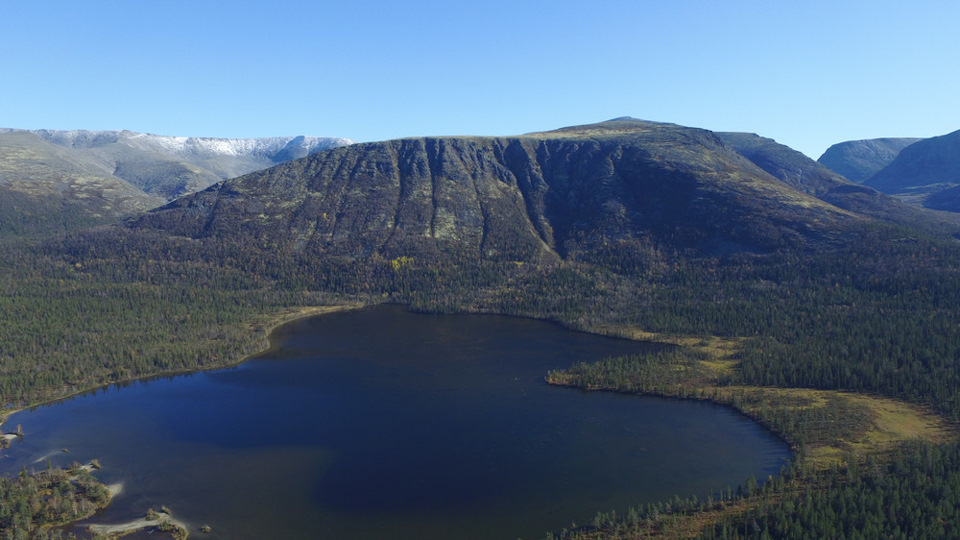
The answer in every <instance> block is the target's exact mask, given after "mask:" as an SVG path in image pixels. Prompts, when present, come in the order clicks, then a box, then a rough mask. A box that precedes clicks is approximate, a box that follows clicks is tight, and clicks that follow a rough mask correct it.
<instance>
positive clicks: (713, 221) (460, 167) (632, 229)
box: [129, 118, 930, 266]
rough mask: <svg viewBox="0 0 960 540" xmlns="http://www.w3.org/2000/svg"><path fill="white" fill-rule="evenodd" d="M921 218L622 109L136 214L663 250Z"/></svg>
mask: <svg viewBox="0 0 960 540" xmlns="http://www.w3.org/2000/svg"><path fill="white" fill-rule="evenodd" d="M870 218H881V219H884V220H891V221H898V222H901V221H902V222H909V223H916V222H922V221H924V220H926V219H930V218H928V217H927V216H926V215H925V214H924V213H923V212H922V211H921V210H918V209H915V208H912V207H909V206H907V205H905V204H903V203H900V202H898V201H896V200H895V199H893V198H891V197H888V196H886V195H883V194H881V193H879V192H877V191H874V190H872V189H870V188H866V187H863V186H859V185H856V184H854V183H852V182H850V181H849V180H847V179H845V178H843V177H842V176H840V175H837V174H835V173H833V172H832V171H830V170H828V169H827V168H825V167H823V166H821V165H819V164H817V163H816V162H814V161H813V160H810V159H809V158H806V157H805V156H803V155H802V154H800V153H799V152H796V151H794V150H791V149H790V148H787V147H785V146H783V145H779V144H777V143H775V142H774V141H772V140H770V139H764V138H762V137H759V136H756V135H752V134H741V133H721V134H715V133H712V132H710V131H706V130H702V129H695V128H688V127H682V126H677V125H674V124H662V123H653V122H646V121H641V120H635V119H623V118H621V119H616V120H613V121H608V122H602V123H599V124H592V125H587V126H576V127H571V128H564V129H560V130H556V131H550V132H544V133H533V134H528V135H523V136H516V137H442V138H410V139H402V140H394V141H385V142H377V143H365V144H354V145H351V146H348V147H345V148H337V149H334V150H330V151H327V152H322V153H318V154H314V155H312V156H310V157H308V158H305V159H302V160H297V161H293V162H288V163H285V164H283V165H279V166H277V167H273V168H271V169H268V170H265V171H261V172H258V173H254V174H250V175H247V176H244V177H241V178H237V179H234V180H229V181H226V182H223V183H220V184H217V185H215V186H212V187H211V188H209V189H207V190H204V191H202V192H199V193H195V194H192V195H189V196H185V197H181V198H179V199H177V200H176V201H173V202H172V203H170V204H168V205H166V206H164V207H162V208H159V209H156V210H154V211H151V212H149V213H146V214H144V215H142V216H140V217H139V218H136V219H135V220H132V221H131V222H129V226H130V227H132V228H134V229H137V230H141V231H144V230H153V231H157V232H161V233H162V234H165V235H172V236H175V237H191V238H196V239H205V240H210V241H214V242H227V243H239V244H241V245H243V246H247V247H248V248H249V247H252V246H257V245H260V246H270V249H271V250H273V251H275V252H276V253H281V254H291V255H292V254H301V255H304V254H312V255H311V256H315V257H322V256H337V257H350V258H355V257H361V258H365V257H383V258H394V257H407V256H410V257H418V258H422V259H425V260H447V261H474V262H478V261H500V262H504V261H529V262H537V263H543V262H549V261H557V260H560V259H575V260H594V259H598V258H603V257H615V258H617V259H618V260H620V259H624V260H629V264H631V265H641V266H642V265H648V264H657V263H658V260H657V259H658V257H659V255H658V253H659V250H661V249H664V248H667V249H669V250H671V251H673V250H679V251H684V252H688V253H689V254H691V255H694V254H699V255H704V256H712V255H725V254H732V253H739V252H745V253H755V254H756V253H768V252H772V251H775V250H779V249H808V248H819V247H824V246H829V245H835V244H837V243H842V242H844V241H845V238H846V237H847V233H848V232H849V231H851V230H855V229H857V228H859V227H861V225H862V224H863V223H865V222H866V221H868V220H869V219H870Z"/></svg>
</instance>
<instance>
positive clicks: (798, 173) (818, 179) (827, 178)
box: [717, 132, 946, 227]
mask: <svg viewBox="0 0 960 540" xmlns="http://www.w3.org/2000/svg"><path fill="white" fill-rule="evenodd" d="M717 136H718V137H720V140H722V141H723V142H724V143H725V144H727V145H729V146H730V147H732V148H733V149H735V150H736V151H737V152H739V153H741V154H743V155H744V156H745V157H746V158H747V159H749V160H750V161H752V162H753V163H755V164H756V165H757V166H758V167H760V168H761V169H763V170H764V171H766V172H768V173H770V174H771V175H773V176H774V177H775V178H778V179H779V180H781V181H783V182H784V183H786V184H787V185H789V186H791V187H793V188H794V189H797V190H799V191H802V192H804V193H807V194H810V195H813V196H814V197H817V198H819V199H821V200H823V201H825V202H828V203H830V204H833V205H835V206H837V207H839V208H843V209H845V210H850V211H852V212H857V213H859V214H864V215H868V216H871V217H875V218H879V219H884V220H888V221H894V222H897V223H903V224H918V223H923V224H925V225H928V226H933V227H937V226H938V225H937V222H939V221H942V220H944V219H946V218H940V217H936V216H932V215H930V214H929V213H927V212H923V211H921V210H918V209H916V208H915V207H913V206H910V205H907V204H904V203H902V202H900V201H899V200H897V199H895V198H893V197H891V196H889V195H885V194H883V193H880V192H878V191H876V190H874V189H872V188H869V187H865V186H862V185H859V184H855V183H853V182H851V181H850V180H848V179H847V178H844V177H843V176H841V175H840V174H838V173H836V172H834V171H833V170H831V169H829V168H827V167H826V166H824V165H823V164H821V163H819V162H816V161H814V160H812V159H810V158H808V157H807V156H805V155H803V154H802V153H800V152H797V151H796V150H794V149H792V148H790V147H788V146H785V145H782V144H779V143H777V142H776V141H774V140H773V139H768V138H765V137H760V136H758V135H755V134H752V133H730V132H726V133H717Z"/></svg>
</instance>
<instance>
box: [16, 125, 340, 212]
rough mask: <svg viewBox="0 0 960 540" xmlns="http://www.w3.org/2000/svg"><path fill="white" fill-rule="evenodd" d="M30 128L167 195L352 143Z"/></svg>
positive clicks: (171, 196) (120, 175) (142, 186)
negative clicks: (166, 135) (168, 135)
mask: <svg viewBox="0 0 960 540" xmlns="http://www.w3.org/2000/svg"><path fill="white" fill-rule="evenodd" d="M32 133H34V134H35V135H37V136H38V137H40V138H41V139H43V140H45V141H47V142H49V143H51V144H55V145H57V146H61V147H64V148H71V149H75V150H79V151H81V152H82V153H83V154H84V155H86V156H89V157H90V158H92V159H93V160H95V162H96V163H98V164H100V165H102V166H103V167H104V170H105V171H109V172H111V173H112V174H113V175H114V176H117V177H118V178H121V179H123V180H126V181H127V182H129V183H131V184H133V185H134V186H137V187H139V188H140V189H142V190H143V191H145V192H146V193H149V194H156V195H159V196H162V197H164V198H166V199H168V200H172V199H174V198H176V197H178V196H180V195H183V194H184V193H191V192H194V191H198V190H200V189H203V188H206V187H207V186H210V185H212V184H214V183H216V182H219V181H220V180H224V179H227V178H234V177H237V176H241V175H243V174H246V173H249V172H253V171H256V170H260V169H265V168H267V167H271V166H273V165H277V164H279V163H283V162H285V161H290V160H291V159H297V158H301V157H304V156H307V155H310V154H313V153H315V152H319V151H321V150H326V149H328V148H334V147H337V146H344V145H347V144H352V143H353V141H351V140H349V139H341V138H333V137H322V138H321V137H304V136H299V137H268V138H259V139H216V138H205V137H165V136H160V135H149V134H144V133H134V132H132V131H52V130H37V131H33V132H32Z"/></svg>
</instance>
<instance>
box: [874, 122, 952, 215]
mask: <svg viewBox="0 0 960 540" xmlns="http://www.w3.org/2000/svg"><path fill="white" fill-rule="evenodd" d="M864 184H865V185H868V186H870V187H873V188H875V189H878V190H880V191H883V192H885V193H890V194H894V195H897V196H898V197H900V198H902V199H904V200H908V201H911V202H915V203H918V204H921V205H923V206H926V207H929V208H934V209H937V210H950V211H953V212H960V205H957V204H956V201H955V195H953V196H951V192H950V191H948V190H951V189H952V188H955V187H957V186H960V131H954V132H953V133H949V134H947V135H941V136H939V137H932V138H929V139H924V140H922V141H919V142H916V143H914V144H912V145H910V146H908V147H906V148H904V149H903V150H902V151H901V152H900V154H899V155H898V156H897V157H896V159H894V160H893V161H892V162H891V163H890V164H889V165H887V166H886V167H884V168H883V169H882V170H881V171H879V172H877V173H876V174H875V175H873V176H872V177H870V178H869V179H867V181H866V182H864ZM941 192H944V193H941Z"/></svg>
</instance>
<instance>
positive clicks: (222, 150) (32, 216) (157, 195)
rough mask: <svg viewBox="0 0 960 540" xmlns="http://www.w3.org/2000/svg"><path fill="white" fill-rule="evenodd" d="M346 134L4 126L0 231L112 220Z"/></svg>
mask: <svg viewBox="0 0 960 540" xmlns="http://www.w3.org/2000/svg"><path fill="white" fill-rule="evenodd" d="M350 142H351V141H348V140H346V139H332V138H316V137H276V138H269V139H203V138H187V137H160V136H155V135H144V134H139V133H133V132H129V131H50V130H38V131H25V130H12V129H0V211H2V214H0V236H10V235H15V236H16V235H24V234H47V233H50V232H59V231H64V230H71V229H76V228H78V227H83V226H88V225H95V224H98V223H107V222H112V221H115V220H116V219H117V218H118V217H123V216H130V215H133V214H136V213H140V212H143V211H145V210H147V209H149V208H155V207H157V206H159V205H161V204H163V203H164V202H167V201H169V200H171V199H172V198H175V197H177V196H180V195H182V194H184V193H190V192H194V191H198V190H200V189H203V188H205V187H207V186H209V185H211V184H213V183H215V182H219V181H221V180H223V179H225V178H231V177H234V176H240V175H242V174H246V173H248V172H251V171H255V170H259V169H264V168H267V167H270V166H272V165H275V164H277V163H280V162H283V161H286V160H290V159H295V158H297V157H302V156H305V155H309V154H310V153H313V152H317V151H320V150H323V149H326V148H330V147H332V146H339V145H343V144H349V143H350Z"/></svg>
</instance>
